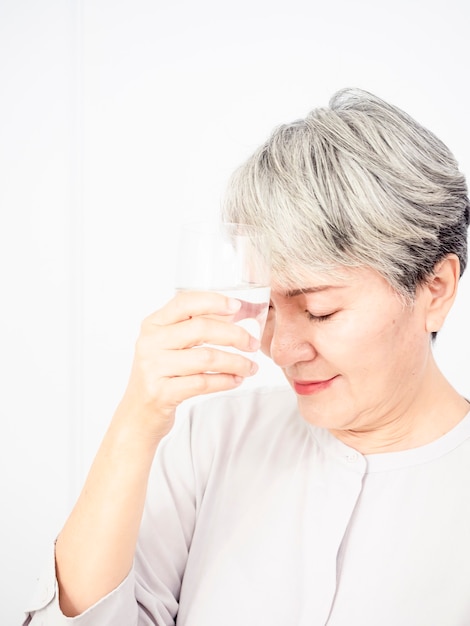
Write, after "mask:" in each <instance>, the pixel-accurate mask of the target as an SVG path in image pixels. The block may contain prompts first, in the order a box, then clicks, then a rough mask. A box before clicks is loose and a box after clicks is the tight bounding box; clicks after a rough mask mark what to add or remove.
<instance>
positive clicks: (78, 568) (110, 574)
mask: <svg viewBox="0 0 470 626" xmlns="http://www.w3.org/2000/svg"><path fill="white" fill-rule="evenodd" d="M239 306H240V304H239V303H238V302H237V301H235V302H234V301H232V300H230V299H228V298H226V297H225V296H222V295H220V294H217V293H181V294H178V295H177V296H176V297H175V298H173V300H171V301H170V302H169V303H168V304H167V305H166V306H164V307H163V308H162V309H160V310H159V311H157V312H156V313H154V314H153V315H151V316H150V317H148V318H147V319H146V320H145V321H144V323H143V324H142V329H141V334H140V336H139V339H138V341H137V344H136V350H135V357H134V363H133V366H132V371H131V375H130V379H129V384H128V387H127V389H126V392H125V394H124V397H123V399H122V401H121V403H120V404H119V406H118V408H117V411H116V413H115V415H114V417H113V419H112V421H111V424H110V426H109V428H108V430H107V432H106V435H105V437H104V439H103V442H102V444H101V446H100V448H99V451H98V453H97V455H96V458H95V460H94V462H93V465H92V467H91V469H90V472H89V475H88V478H87V480H86V482H85V485H84V488H83V490H82V493H81V495H80V497H79V499H78V501H77V503H76V505H75V507H74V509H73V511H72V513H71V515H70V517H69V519H68V520H67V522H66V524H65V526H64V528H63V530H62V531H61V533H60V535H59V537H58V540H57V544H56V566H57V576H58V582H59V598H60V606H61V610H62V611H63V613H64V614H65V615H67V616H76V615H79V614H80V613H82V612H83V611H85V610H86V609H87V608H89V607H90V606H92V605H93V604H95V603H96V602H97V601H98V600H99V599H101V598H102V597H104V596H105V595H107V594H108V593H109V592H110V591H112V590H113V589H115V588H116V587H117V586H118V585H119V584H120V583H121V582H122V581H123V580H124V578H125V577H126V576H127V575H128V573H129V571H130V570H131V568H132V563H133V558H134V552H135V547H136V542H137V536H138V532H139V526H140V522H141V518H142V512H143V507H144V502H145V496H146V489H147V481H148V476H149V472H150V468H151V465H152V462H153V458H154V455H155V451H156V449H157V447H158V444H159V442H160V441H161V439H162V438H163V437H164V436H165V435H166V434H167V433H168V432H169V431H170V429H171V428H172V425H173V422H174V416H175V411H176V407H177V406H178V405H179V404H180V403H181V402H182V401H183V400H185V399H188V398H191V397H193V396H196V395H200V394H204V393H212V392H216V391H222V390H228V389H233V388H234V387H236V386H237V385H238V384H239V383H240V382H241V380H242V379H243V378H245V377H246V376H249V375H251V374H253V373H254V372H255V370H256V366H255V365H254V364H253V363H252V362H251V361H250V360H248V359H246V358H244V357H243V356H240V355H238V354H233V353H229V352H225V351H222V350H217V349H214V348H210V347H201V348H199V349H197V350H193V349H192V348H193V347H195V346H202V345H203V344H214V345H231V346H234V347H237V348H239V349H241V350H244V351H253V350H255V349H257V347H258V342H257V341H256V340H254V339H253V338H252V337H250V335H249V334H248V333H247V332H246V331H245V330H243V329H242V328H240V327H238V326H236V325H235V324H233V323H231V322H232V321H233V319H234V318H233V316H234V314H235V313H236V312H237V310H238V308H239ZM208 372H220V373H215V374H214V373H208Z"/></svg>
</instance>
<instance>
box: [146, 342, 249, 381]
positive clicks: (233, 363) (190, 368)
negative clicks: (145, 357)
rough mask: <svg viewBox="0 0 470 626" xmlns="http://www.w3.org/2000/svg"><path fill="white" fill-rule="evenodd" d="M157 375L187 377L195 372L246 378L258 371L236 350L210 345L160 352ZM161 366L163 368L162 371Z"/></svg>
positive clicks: (195, 373)
mask: <svg viewBox="0 0 470 626" xmlns="http://www.w3.org/2000/svg"><path fill="white" fill-rule="evenodd" d="M160 363H161V365H160V366H159V367H158V368H157V369H159V370H160V372H156V374H157V375H159V376H162V377H165V378H168V377H175V376H180V377H187V376H193V375H197V374H207V373H209V372H210V373H221V374H232V375H235V376H240V377H242V378H246V377H249V376H253V375H254V374H256V372H257V371H258V365H257V364H256V363H255V362H254V361H251V360H250V359H248V358H246V357H245V356H243V355H241V354H238V353H236V352H227V351H226V350H218V349H217V348H213V347H210V346H203V347H198V348H192V349H188V350H167V351H165V352H162V353H161V360H160ZM163 368H164V369H165V371H164V373H163V371H161V370H163Z"/></svg>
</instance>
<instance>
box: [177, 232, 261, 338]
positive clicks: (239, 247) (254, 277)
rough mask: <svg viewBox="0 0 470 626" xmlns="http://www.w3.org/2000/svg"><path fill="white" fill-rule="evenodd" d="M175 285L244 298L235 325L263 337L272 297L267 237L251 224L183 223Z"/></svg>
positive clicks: (257, 336)
mask: <svg viewBox="0 0 470 626" xmlns="http://www.w3.org/2000/svg"><path fill="white" fill-rule="evenodd" d="M176 289H177V290H179V291H181V290H185V291H188V290H194V291H217V292H219V293H223V294H225V295H227V296H230V297H233V298H236V299H237V300H240V301H241V303H242V307H241V310H240V312H239V313H238V314H237V317H236V323H238V324H240V325H241V326H243V327H244V328H246V329H247V330H248V332H249V333H250V334H252V335H253V336H255V337H256V338H258V339H260V338H261V335H262V333H263V329H264V325H265V323H266V317H267V313H268V308H269V298H270V259H269V250H268V246H267V244H266V241H265V239H264V237H262V236H261V235H260V234H259V233H258V232H257V231H256V229H254V228H253V227H252V226H248V225H246V224H234V223H227V222H217V221H213V222H208V221H206V222H192V223H188V224H183V226H182V227H181V232H180V241H179V251H178V257H177V267H176Z"/></svg>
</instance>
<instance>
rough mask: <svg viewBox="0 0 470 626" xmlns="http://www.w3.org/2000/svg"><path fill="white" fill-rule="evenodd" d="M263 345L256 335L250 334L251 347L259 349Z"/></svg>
mask: <svg viewBox="0 0 470 626" xmlns="http://www.w3.org/2000/svg"><path fill="white" fill-rule="evenodd" d="M260 345H261V341H260V340H259V339H256V337H253V336H250V348H251V350H258V348H259V347H260Z"/></svg>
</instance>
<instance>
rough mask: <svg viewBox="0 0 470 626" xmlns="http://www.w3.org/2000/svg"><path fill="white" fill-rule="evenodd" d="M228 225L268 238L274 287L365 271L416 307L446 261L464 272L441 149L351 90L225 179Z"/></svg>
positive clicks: (385, 107)
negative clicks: (320, 274) (419, 292)
mask: <svg viewBox="0 0 470 626" xmlns="http://www.w3.org/2000/svg"><path fill="white" fill-rule="evenodd" d="M223 214H224V218H225V219H228V220H230V221H235V222H244V223H249V224H254V225H256V226H258V227H259V228H260V229H261V230H262V231H263V232H264V233H266V234H267V235H268V238H269V242H270V245H271V248H272V257H273V258H272V262H273V271H274V275H275V277H276V280H277V281H278V282H279V283H280V284H281V285H282V284H284V285H286V286H288V285H292V284H296V283H297V286H298V284H299V277H301V276H307V275H308V272H309V271H327V272H332V271H334V270H335V269H338V268H341V267H358V266H368V267H371V268H373V269H375V270H377V271H378V272H379V273H380V274H381V275H382V276H384V277H385V278H386V279H387V280H388V282H389V283H390V284H391V285H392V287H394V288H395V290H396V291H397V292H398V293H399V294H400V295H402V296H404V297H405V298H406V300H408V301H410V300H411V301H412V300H413V298H414V295H415V293H416V289H417V287H418V286H419V285H420V284H423V283H424V282H426V280H428V279H429V277H430V276H432V273H433V269H434V267H435V265H436V263H438V262H439V261H440V260H441V259H443V258H444V257H445V256H446V255H447V254H449V253H455V254H456V255H457V256H458V257H459V259H460V272H461V274H462V272H463V271H464V269H465V266H466V263H467V228H468V225H469V200H468V196H467V187H466V182H465V178H464V176H463V174H462V173H461V172H460V171H459V169H458V164H457V162H456V160H455V158H454V157H453V155H452V154H451V152H450V151H449V150H448V148H447V147H446V146H445V145H444V144H443V143H442V142H441V141H440V140H439V139H438V138H437V137H435V135H434V134H433V133H431V132H430V131H429V130H427V129H426V128H424V127H423V126H421V125H420V124H418V123H417V122H416V121H415V120H413V119H412V118H411V117H410V116H409V115H408V114H407V113H405V112H403V111H402V110H400V109H399V108H397V107H395V106H392V105H391V104H388V103H387V102H384V101H383V100H381V99H380V98H378V97H376V96H374V95H372V94H370V93H368V92H366V91H362V90H359V89H343V90H341V91H339V92H337V93H336V94H335V95H334V96H333V97H332V99H331V100H330V103H329V107H328V108H326V107H325V108H318V109H314V110H313V111H311V113H309V114H308V115H307V116H306V118H305V119H301V120H297V121H294V122H293V123H291V124H285V125H282V126H280V127H278V128H277V129H275V130H274V132H273V133H272V135H271V137H270V138H269V139H268V141H267V142H266V143H265V144H264V145H262V146H261V147H260V148H259V149H258V150H257V151H256V152H255V153H254V154H253V155H252V156H251V158H249V159H248V161H246V163H244V164H243V165H242V166H241V167H240V168H239V169H238V170H237V171H236V172H235V173H234V175H233V176H232V178H231V180H230V183H229V186H228V189H227V195H226V198H225V201H224V207H223Z"/></svg>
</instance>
